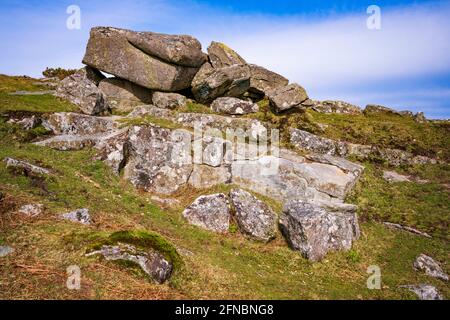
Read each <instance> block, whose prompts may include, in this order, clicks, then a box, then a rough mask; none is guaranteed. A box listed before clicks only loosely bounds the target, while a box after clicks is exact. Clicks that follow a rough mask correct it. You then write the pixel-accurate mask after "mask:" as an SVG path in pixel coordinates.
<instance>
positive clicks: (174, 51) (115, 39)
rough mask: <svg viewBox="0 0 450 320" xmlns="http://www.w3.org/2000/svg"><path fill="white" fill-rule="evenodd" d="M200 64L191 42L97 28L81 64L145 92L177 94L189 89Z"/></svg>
mask: <svg viewBox="0 0 450 320" xmlns="http://www.w3.org/2000/svg"><path fill="white" fill-rule="evenodd" d="M149 39H151V40H150V41H149ZM164 43H169V44H170V45H168V46H167V45H163V44H164ZM178 49H180V50H178ZM149 53H150V54H149ZM194 55H195V58H193V57H194ZM191 58H193V59H191ZM204 60H205V56H204V55H203V53H202V52H201V48H200V46H199V43H198V42H197V41H196V40H195V39H189V40H187V39H184V40H183V39H182V38H180V37H179V36H169V35H158V34H154V33H145V32H133V31H129V30H124V29H117V28H107V27H97V28H93V29H92V30H91V36H90V38H89V42H88V45H87V49H86V54H85V56H84V59H83V63H85V64H87V65H88V66H91V67H93V68H95V69H98V70H102V71H104V72H107V73H109V74H113V75H115V76H116V77H119V78H121V79H125V80H128V81H131V82H133V83H135V84H138V85H140V86H142V87H145V88H148V89H153V90H158V91H179V90H183V89H187V88H189V87H190V85H191V81H192V79H193V78H194V76H195V74H196V73H197V71H198V67H199V66H200V65H201V63H202V62H203V61H204ZM181 63H183V64H189V65H195V66H185V65H181Z"/></svg>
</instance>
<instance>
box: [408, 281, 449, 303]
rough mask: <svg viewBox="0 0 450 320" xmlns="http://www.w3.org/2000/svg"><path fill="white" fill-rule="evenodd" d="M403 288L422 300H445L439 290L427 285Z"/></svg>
mask: <svg viewBox="0 0 450 320" xmlns="http://www.w3.org/2000/svg"><path fill="white" fill-rule="evenodd" d="M402 288H405V289H408V290H409V291H412V292H414V293H415V294H416V295H417V296H418V297H419V299H420V300H444V297H443V296H442V295H441V294H440V293H439V291H438V289H436V288H435V287H433V286H430V285H427V284H419V285H409V286H402Z"/></svg>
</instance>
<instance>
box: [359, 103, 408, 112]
mask: <svg viewBox="0 0 450 320" xmlns="http://www.w3.org/2000/svg"><path fill="white" fill-rule="evenodd" d="M364 113H365V114H377V113H390V114H397V115H401V114H400V113H399V112H398V111H395V110H394V109H391V108H388V107H384V106H380V105H376V104H369V105H367V106H366V108H365V109H364Z"/></svg>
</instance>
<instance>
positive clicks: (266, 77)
mask: <svg viewBox="0 0 450 320" xmlns="http://www.w3.org/2000/svg"><path fill="white" fill-rule="evenodd" d="M249 66H250V74H251V77H250V88H249V90H248V91H249V92H250V94H251V95H252V97H253V98H254V99H255V100H260V99H262V98H264V97H266V96H268V94H269V93H270V92H272V91H275V90H277V89H280V88H283V87H286V86H287V85H288V84H289V80H288V79H286V78H285V77H283V76H281V75H279V74H278V73H275V72H273V71H270V70H267V69H265V68H263V67H260V66H257V65H255V64H250V65H249Z"/></svg>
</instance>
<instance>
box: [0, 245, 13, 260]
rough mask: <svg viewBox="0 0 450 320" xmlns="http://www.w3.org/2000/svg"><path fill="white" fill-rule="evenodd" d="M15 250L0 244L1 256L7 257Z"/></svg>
mask: <svg viewBox="0 0 450 320" xmlns="http://www.w3.org/2000/svg"><path fill="white" fill-rule="evenodd" d="M13 252H14V249H13V248H11V247H8V246H0V258H3V257H6V256H7V255H9V254H11V253H13Z"/></svg>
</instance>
